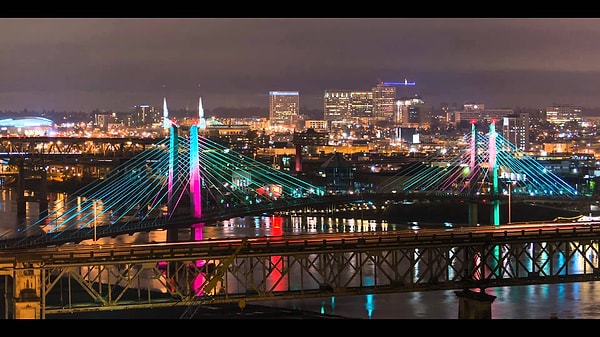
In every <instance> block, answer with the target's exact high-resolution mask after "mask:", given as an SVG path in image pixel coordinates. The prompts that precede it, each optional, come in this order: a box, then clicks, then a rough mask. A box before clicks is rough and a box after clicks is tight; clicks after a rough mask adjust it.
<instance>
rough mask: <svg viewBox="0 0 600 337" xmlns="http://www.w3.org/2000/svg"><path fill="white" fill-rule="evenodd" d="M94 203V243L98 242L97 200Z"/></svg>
mask: <svg viewBox="0 0 600 337" xmlns="http://www.w3.org/2000/svg"><path fill="white" fill-rule="evenodd" d="M92 202H93V203H94V242H96V200H92Z"/></svg>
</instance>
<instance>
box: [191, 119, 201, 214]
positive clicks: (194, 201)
mask: <svg viewBox="0 0 600 337" xmlns="http://www.w3.org/2000/svg"><path fill="white" fill-rule="evenodd" d="M201 186H202V178H201V177H200V153H199V151H198V126H197V125H192V126H191V127H190V206H191V211H192V216H193V217H194V218H196V219H200V218H201V217H202V193H201V192H200V188H201Z"/></svg>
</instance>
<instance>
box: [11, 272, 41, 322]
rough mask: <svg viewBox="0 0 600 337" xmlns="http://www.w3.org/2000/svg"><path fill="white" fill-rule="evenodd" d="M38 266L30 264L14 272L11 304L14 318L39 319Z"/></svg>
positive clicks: (39, 291) (39, 285) (39, 279)
mask: <svg viewBox="0 0 600 337" xmlns="http://www.w3.org/2000/svg"><path fill="white" fill-rule="evenodd" d="M40 270H41V269H40V268H39V266H38V267H37V268H36V267H34V266H32V265H30V266H27V267H26V268H17V269H15V273H14V288H13V304H14V310H13V312H14V318H15V319H41V302H40V299H41V283H40V282H41V277H40Z"/></svg>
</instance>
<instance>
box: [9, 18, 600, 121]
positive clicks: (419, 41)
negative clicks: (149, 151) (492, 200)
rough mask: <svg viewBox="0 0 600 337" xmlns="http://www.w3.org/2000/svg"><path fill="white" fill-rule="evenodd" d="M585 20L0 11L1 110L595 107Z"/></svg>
mask: <svg viewBox="0 0 600 337" xmlns="http://www.w3.org/2000/svg"><path fill="white" fill-rule="evenodd" d="M599 33H600V19H597V18H585V19H583V18H547V19H541V18H540V19H538V18H533V19H532V18H529V19H528V18H510V19H509V18H263V19H260V18H179V19H175V18H174V19H170V18H153V19H144V18H132V19H128V18H81V19H78V18H2V19H0V43H1V44H2V45H3V53H2V54H1V55H0V73H2V75H3V76H2V81H1V82H0V111H16V112H18V111H23V110H28V111H50V110H54V111H82V112H89V111H93V110H106V111H114V112H124V111H129V110H130V109H131V108H132V107H133V106H134V105H139V104H149V105H154V106H161V105H162V101H163V98H165V97H166V98H167V100H168V104H169V108H171V109H180V108H190V109H195V108H196V107H197V104H198V97H202V100H203V104H204V108H205V109H208V110H211V109H215V108H218V107H232V108H243V107H264V108H267V107H268V104H269V91H273V90H277V91H298V92H299V94H300V106H301V108H305V107H306V108H308V109H322V108H323V93H324V91H326V90H371V88H372V87H374V86H376V85H377V83H378V82H383V81H392V82H393V81H404V80H408V81H411V82H415V83H416V85H415V86H414V87H411V88H409V90H408V88H400V90H399V93H398V95H399V96H402V95H404V94H406V95H409V96H410V95H413V94H419V95H421V96H422V97H423V99H424V101H425V102H427V104H430V105H432V106H439V105H440V104H441V103H448V104H453V103H457V104H462V103H465V102H476V103H483V104H485V105H486V107H490V108H515V107H545V106H551V105H555V104H573V105H579V106H586V107H600V95H597V94H596V88H598V87H599V86H600V76H599V75H600V64H599V63H598V62H597V61H596V60H597V58H598V55H600V46H598V45H596V44H594V43H591V42H592V41H594V38H595V36H598V34H599Z"/></svg>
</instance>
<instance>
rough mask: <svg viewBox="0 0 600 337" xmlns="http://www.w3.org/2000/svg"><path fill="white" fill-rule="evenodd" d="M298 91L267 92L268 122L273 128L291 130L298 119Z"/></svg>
mask: <svg viewBox="0 0 600 337" xmlns="http://www.w3.org/2000/svg"><path fill="white" fill-rule="evenodd" d="M299 110H300V94H299V92H298V91H270V92H269V120H270V123H271V126H273V127H283V128H293V127H294V126H295V125H294V124H295V123H296V121H297V120H298V119H299Z"/></svg>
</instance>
